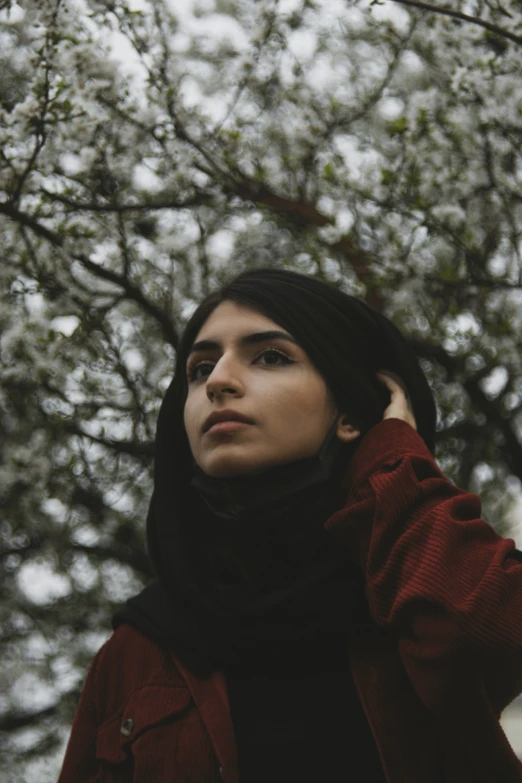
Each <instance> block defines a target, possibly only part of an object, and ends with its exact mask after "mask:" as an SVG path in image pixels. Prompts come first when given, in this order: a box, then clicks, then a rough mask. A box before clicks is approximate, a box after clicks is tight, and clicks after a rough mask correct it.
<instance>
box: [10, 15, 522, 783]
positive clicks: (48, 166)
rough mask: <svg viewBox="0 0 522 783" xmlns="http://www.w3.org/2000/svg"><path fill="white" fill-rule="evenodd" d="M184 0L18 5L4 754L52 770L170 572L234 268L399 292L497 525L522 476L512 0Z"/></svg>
mask: <svg viewBox="0 0 522 783" xmlns="http://www.w3.org/2000/svg"><path fill="white" fill-rule="evenodd" d="M183 6H184V8H185V10H183V11H180V9H179V7H178V4H177V3H173V2H167V1H165V2H162V1H161V0H143V2H142V3H138V2H137V1H134V2H123V0H105V1H104V0H34V1H33V0H29V1H28V2H27V3H25V4H24V8H23V10H22V9H21V8H20V7H19V6H17V5H16V4H14V3H9V2H4V3H2V5H1V7H2V10H1V12H0V13H1V32H0V35H1V39H0V40H1V43H2V46H1V47H0V49H1V51H2V55H1V58H2V73H3V74H5V75H6V76H5V78H3V80H2V84H1V85H0V100H1V129H0V133H1V141H2V145H1V152H0V191H1V192H0V221H1V229H2V250H3V264H2V268H1V269H2V271H1V275H2V283H3V287H4V290H5V291H6V296H5V297H4V300H3V302H2V304H1V305H0V308H1V309H0V322H1V327H2V330H1V331H2V338H1V364H0V373H1V395H2V396H1V403H2V417H1V419H0V435H1V436H2V444H3V445H2V462H1V468H0V470H1V476H0V486H1V487H2V501H3V507H4V515H3V521H2V523H1V526H0V534H1V538H0V562H1V568H2V581H1V585H2V593H3V603H2V606H3V608H2V617H1V619H2V622H1V632H0V633H1V636H0V644H1V655H2V660H3V661H4V670H3V673H2V675H1V678H2V679H1V685H2V693H4V694H5V696H4V697H3V700H2V702H1V704H0V710H1V713H0V726H1V728H2V730H3V732H2V735H1V736H2V741H3V744H4V747H3V749H2V758H3V759H4V762H3V763H4V764H5V765H6V766H5V769H6V770H9V772H8V779H9V780H11V779H12V780H20V781H22V780H23V781H25V780H33V779H35V780H38V781H43V780H46V779H48V780H54V779H55V778H56V769H57V767H58V766H59V764H60V761H61V754H62V753H63V743H64V741H65V739H66V738H67V735H68V731H69V726H70V721H71V718H72V714H73V712H74V709H75V706H76V703H77V698H78V694H79V689H80V688H81V684H82V680H83V678H84V675H85V669H86V666H87V664H88V662H89V660H90V658H91V657H92V655H93V654H94V652H95V651H96V650H97V649H98V647H99V646H100V644H101V643H102V642H103V640H104V639H105V638H107V636H108V635H109V633H110V617H111V614H112V612H113V611H114V609H115V608H116V607H118V606H119V605H120V604H121V602H122V601H123V600H124V599H125V598H126V597H127V596H129V595H131V594H133V593H134V592H137V591H138V590H139V589H140V587H141V586H142V585H144V584H146V582H147V580H148V579H149V577H150V567H149V564H148V561H147V558H146V555H145V544H144V520H145V515H146V509H147V503H148V499H149V495H150V490H151V462H152V453H153V452H152V442H153V437H154V426H155V418H156V414H157V410H158V407H159V403H160V399H161V395H162V393H163V391H164V390H165V388H166V386H167V385H168V383H169V380H170V378H171V376H172V372H173V368H174V366H175V355H176V346H177V340H178V335H179V334H180V332H181V330H182V328H183V325H184V323H185V322H186V320H187V318H188V317H189V315H190V313H191V312H192V311H193V309H194V307H195V306H196V304H197V302H198V300H199V299H200V298H201V297H202V296H203V295H205V294H206V293H207V292H208V291H209V290H211V289H213V288H214V287H215V286H217V285H219V284H221V283H222V282H224V281H225V280H227V279H229V278H230V277H231V276H232V275H233V274H234V273H236V272H237V271H239V270H240V269H243V268H245V267H248V266H251V265H259V264H272V265H274V266H278V267H279V266H282V267H284V266H289V267H291V268H294V269H297V270H301V271H304V272H306V273H309V274H314V275H317V276H318V277H320V278H323V279H327V280H330V281H332V282H334V283H335V284H336V285H339V286H340V287H342V288H343V289H344V290H346V291H349V292H351V293H355V294H356V295H359V296H363V297H365V298H366V300H367V301H368V302H369V303H370V304H372V305H373V306H374V307H377V308H379V309H380V310H381V311H383V312H385V313H386V315H388V316H389V317H391V318H392V319H393V320H394V321H395V323H397V325H398V326H399V327H400V328H401V329H402V330H403V332H404V333H405V334H406V335H407V336H408V339H409V340H410V342H411V344H412V346H413V347H414V349H415V351H416V353H417V355H418V357H419V359H420V361H421V363H422V366H423V368H424V369H425V371H426V373H427V375H428V377H429V379H430V381H431V384H432V387H433V389H434V391H435V394H436V398H437V403H438V407H439V414H440V428H439V432H438V443H437V448H438V452H437V458H438V461H439V464H440V465H441V468H442V469H443V470H444V472H445V473H446V475H448V476H449V477H450V478H451V479H452V480H453V481H455V483H457V484H458V485H459V486H460V487H462V488H465V489H469V490H471V491H475V492H478V493H479V494H480V496H481V498H482V500H483V511H484V516H485V518H486V519H487V520H488V521H489V522H490V523H491V524H492V525H493V526H494V527H496V529H497V530H499V532H501V533H502V534H504V535H509V534H510V530H511V529H510V527H509V525H510V519H511V517H512V514H513V509H514V508H516V504H517V503H518V502H519V501H518V499H519V497H520V482H521V480H522V440H521V433H520V427H521V423H522V418H521V411H522V367H521V348H522V346H521V340H522V338H521V336H520V335H521V334H522V330H521V326H522V310H521V298H522V295H521V290H522V277H521V262H520V261H521V260H520V253H521V232H522V199H521V196H520V192H521V188H520V185H521V180H522V156H521V152H520V150H521V149H522V143H521V142H522V138H521V136H522V90H521V87H520V73H521V62H522V45H521V40H522V9H521V8H520V4H519V3H517V2H515V0H505V1H504V2H500V1H499V0H498V1H497V0H490V1H489V2H488V1H487V0H477V2H471V3H470V2H467V3H463V2H458V3H456V4H453V7H452V9H451V12H449V11H448V12H447V13H445V12H444V13H443V12H442V11H444V6H443V5H442V4H438V5H436V4H435V3H431V4H428V3H414V2H406V1H404V2H401V1H400V0H397V2H392V0H388V1H387V2H370V0H355V1H354V2H347V1H346V2H341V0H279V2H278V1H277V0H205V1H203V0H200V2H198V0H194V3H193V4H192V6H191V8H190V9H189V7H188V6H189V4H183ZM406 6H408V7H406ZM36 694H39V695H38V698H36ZM46 776H47V777H46Z"/></svg>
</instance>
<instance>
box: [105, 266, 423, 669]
mask: <svg viewBox="0 0 522 783" xmlns="http://www.w3.org/2000/svg"><path fill="white" fill-rule="evenodd" d="M226 300H233V301H236V302H238V303H241V304H243V305H247V306H250V307H252V308H254V309H256V310H258V311H260V312H262V313H263V314H265V315H267V316H268V317H270V318H272V319H273V320H274V321H275V322H276V323H278V324H280V325H281V326H283V327H284V328H286V329H287V330H288V331H289V332H290V333H291V334H292V335H293V336H294V337H295V339H297V341H298V342H299V344H300V345H301V346H302V347H303V349H304V350H305V351H306V353H307V354H308V356H309V357H310V360H311V361H312V363H313V364H314V365H315V366H316V368H317V369H318V371H319V372H320V373H321V375H322V376H323V377H324V378H325V380H326V383H327V385H328V387H329V389H330V391H331V392H332V393H333V396H334V399H335V400H336V404H337V406H338V408H339V411H340V412H347V413H348V414H349V415H350V416H351V418H352V420H353V423H354V424H356V425H357V426H358V427H359V428H360V429H361V431H362V435H364V434H365V432H367V431H368V430H369V429H370V428H371V427H372V426H374V425H375V424H376V423H378V422H379V421H381V419H382V415H383V412H384V409H385V408H386V406H387V405H388V404H389V401H390V395H389V392H388V390H387V389H386V388H385V387H384V386H383V384H382V383H381V382H380V381H378V379H377V378H376V373H377V372H378V371H379V370H386V371H389V372H391V373H393V374H395V375H396V376H398V378H399V379H400V380H401V381H402V383H403V384H404V386H405V388H406V391H407V393H408V396H409V399H410V402H411V406H412V409H413V412H414V415H415V419H416V422H417V428H418V432H419V434H420V435H421V437H422V438H423V439H424V441H425V442H426V445H427V446H428V448H429V449H430V450H431V451H432V452H433V451H434V432H435V422H436V410H435V404H434V400H433V396H432V394H431V391H430V389H429V386H428V383H427V381H426V378H425V376H424V373H423V372H422V370H421V368H420V366H419V364H418V362H417V359H416V357H415V355H414V354H413V352H412V350H411V349H410V348H409V346H408V344H407V343H406V341H405V340H404V338H403V337H402V335H401V333H400V332H399V330H398V329H397V328H396V327H395V326H394V324H393V323H391V321H389V319H387V318H386V317H384V316H383V315H381V314H380V313H378V312H376V311H375V310H373V309H372V308H370V307H369V306H368V305H366V303H364V302H362V301H361V300H358V299H356V298H354V297H351V296H349V295H347V294H345V293H343V292H342V291H340V290H338V289H335V288H334V287H333V286H330V285H329V284H326V283H322V282H320V281H318V280H316V279H314V278H309V277H306V276H304V275H301V274H298V273H295V272H289V271H283V270H273V269H260V270H253V271H250V272H246V273H243V274H242V275H239V276H238V277H237V278H235V279H234V280H233V281H232V282H231V283H229V284H228V285H227V286H224V287H223V288H222V289H221V290H220V291H218V292H215V293H214V294H211V295H210V296H209V297H207V298H206V299H205V300H204V301H203V302H202V303H201V305H200V306H199V307H198V309H197V310H196V312H195V313H194V315H193V316H192V318H191V319H190V321H189V323H188V324H187V327H186V329H185V332H184V334H183V337H182V339H181V341H180V345H179V348H178V354H177V367H176V373H175V375H174V379H173V381H172V383H171V385H170V387H169V389H168V390H167V393H166V395H165V398H164V400H163V403H162V406H161V409H160V413H159V417H158V426H157V435H156V455H155V473H154V492H153V496H152V500H151V504H150V509H149V514H148V519H147V536H148V548H149V556H150V558H151V560H152V564H153V567H154V570H155V573H156V575H157V579H156V580H155V581H154V582H153V584H152V585H150V586H149V587H147V588H146V589H145V590H144V591H143V592H142V593H141V594H140V595H139V596H136V597H135V598H133V599H130V601H128V602H127V605H126V606H125V607H124V608H123V609H122V610H120V611H119V612H118V613H117V614H116V615H115V618H114V627H116V626H117V625H119V624H120V623H122V622H126V623H130V624H131V625H134V626H135V627H137V628H138V630H140V631H142V632H143V633H145V634H146V635H148V636H149V637H150V638H153V639H155V640H157V641H159V642H161V643H162V644H166V645H168V646H170V647H171V648H173V649H174V651H175V652H176V654H177V655H178V656H179V657H180V659H181V660H182V661H183V662H184V663H185V665H187V666H188V667H189V668H191V669H192V670H193V671H194V672H195V673H196V674H199V675H200V676H207V675H208V674H209V673H210V672H211V671H212V670H213V669H215V668H219V667H225V666H226V664H227V663H234V662H236V663H237V662H238V661H240V660H242V659H244V658H245V657H248V655H249V654H252V651H253V650H255V651H256V654H261V653H260V651H261V650H263V654H266V655H268V654H269V652H270V649H271V646H272V647H273V644H272V643H273V641H274V640H280V639H282V638H283V637H285V638H288V639H291V640H299V639H300V638H301V637H302V638H303V639H304V638H307V637H309V636H310V634H311V633H314V632H315V631H316V630H319V629H321V630H322V632H323V633H332V634H335V633H337V632H338V631H339V629H340V628H341V626H342V625H343V623H346V622H347V618H349V617H353V618H356V616H357V613H358V612H359V611H362V607H363V604H364V580H363V575H362V574H361V573H360V571H359V570H358V568H357V567H356V566H355V565H354V564H352V563H350V562H349V561H348V559H347V557H346V556H345V553H344V551H343V549H342V547H341V545H340V544H339V543H338V542H337V541H336V540H334V539H333V537H332V536H330V534H328V533H326V531H325V530H324V523H325V522H326V520H327V519H328V518H329V516H330V515H331V514H333V513H334V511H336V510H337V509H338V508H339V507H340V506H341V505H342V503H343V502H344V497H343V494H342V490H341V486H342V484H343V477H344V475H345V473H346V471H347V469H348V468H349V465H350V463H351V460H352V459H356V457H357V447H358V445H359V442H360V438H359V439H357V440H356V441H353V442H352V443H349V444H344V445H343V444H340V442H339V441H338V439H337V438H336V437H335V433H334V427H335V423H334V425H333V427H332V429H331V430H330V432H329V433H328V434H327V436H326V438H325V441H324V443H323V446H322V447H321V449H320V450H319V452H318V453H317V454H316V455H315V456H314V457H310V458H307V459H305V460H298V461H296V462H294V463H290V464H288V465H283V466H276V467H273V468H271V469H269V470H267V471H265V472H264V473H261V474H256V475H252V476H238V477H232V478H229V479H216V478H213V477H210V476H207V475H206V474H204V473H203V471H201V470H200V469H199V468H198V466H197V465H196V464H195V462H194V460H193V458H192V454H191V452H190V447H189V445H188V440H187V437H186V433H185V430H184V426H183V406H184V401H185V399H186V391H187V386H186V378H185V371H184V368H185V364H186V358H187V354H188V351H189V349H190V346H191V345H192V343H193V342H194V340H195V338H196V336H197V334H198V332H199V331H200V329H201V326H202V325H203V323H204V322H205V320H206V319H207V318H208V316H209V315H210V313H211V312H212V311H213V310H214V309H215V307H217V306H218V305H219V304H220V303H221V302H222V301H226ZM350 607H351V608H350Z"/></svg>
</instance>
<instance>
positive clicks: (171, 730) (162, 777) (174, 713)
mask: <svg viewBox="0 0 522 783" xmlns="http://www.w3.org/2000/svg"><path fill="white" fill-rule="evenodd" d="M345 488H346V493H347V500H346V503H345V505H344V507H343V508H342V509H340V510H339V511H338V512H336V513H335V514H334V515H333V516H332V517H331V518H330V519H329V520H328V521H327V522H326V525H325V527H326V529H327V530H328V531H329V532H331V534H332V535H334V536H337V537H339V538H340V539H342V540H343V542H344V543H345V544H346V545H347V546H348V556H350V557H352V558H353V559H354V560H355V561H356V562H357V563H359V564H360V565H361V567H362V568H363V570H364V573H365V574H366V591H367V597H368V604H369V609H370V614H371V619H370V622H368V624H366V625H364V624H363V625H361V626H360V628H359V629H358V632H357V634H354V639H353V644H352V649H351V652H350V663H351V667H352V672H353V677H354V681H355V685H356V688H357V691H358V694H359V697H360V699H361V702H362V704H363V707H364V710H365V713H366V716H367V718H368V722H369V724H370V727H371V729H372V731H373V734H374V736H375V740H376V743H377V747H378V749H379V753H380V756H381V760H382V764H383V768H384V771H385V774H386V776H387V779H388V781H389V783H522V763H521V762H520V761H519V760H518V759H517V758H516V755H515V753H514V752H513V750H512V749H511V747H510V745H509V743H508V740H507V738H506V736H505V734H504V732H503V730H502V728H501V726H500V723H499V718H500V715H501V712H502V710H503V709H504V708H505V707H506V706H507V705H508V704H509V703H510V702H511V701H512V700H513V699H514V698H515V697H516V696H517V695H518V694H519V693H521V692H522V623H521V619H522V561H521V558H520V553H519V552H517V550H516V548H515V543H514V541H513V540H512V539H503V538H501V537H500V536H499V535H498V534H497V533H495V531H494V530H493V528H492V527H491V526H490V525H488V524H487V523H486V522H485V521H483V520H481V519H480V510H481V506H480V500H479V498H478V497H477V496H476V495H473V494H470V493H467V492H464V491H463V490H460V489H458V488H457V487H455V486H454V485H453V484H452V483H451V482H450V481H449V480H448V479H447V478H446V477H445V476H444V475H443V474H442V473H441V471H440V470H439V468H438V466H437V464H436V463H435V461H434V459H433V457H432V455H431V453H430V452H429V450H428V449H427V448H426V446H425V444H424V442H423V440H422V438H420V436H419V435H418V434H417V433H416V432H415V430H413V429H412V427H410V426H409V425H408V424H407V423H406V422H403V421H401V420H399V419H387V420H386V421H383V422H380V423H379V424H377V425H376V426H375V427H373V428H372V429H371V430H370V431H369V432H368V433H367V434H366V436H365V437H364V438H363V440H362V442H361V445H360V447H359V449H358V451H357V454H356V457H355V459H354V460H353V463H352V465H351V466H350V469H349V470H348V472H347V475H346V477H345ZM274 710H277V704H275V705H274ZM346 741H347V742H348V743H349V742H350V738H349V737H347V738H346ZM351 772H352V773H353V775H354V776H355V777H354V779H355V780H361V781H363V780H364V774H363V773H364V771H363V770H361V771H360V772H359V771H357V770H353V771H351ZM357 775H359V777H357ZM220 780H224V781H226V782H227V783H238V771H237V749H236V745H235V740H234V731H233V726H232V721H231V717H230V712H229V707H228V700H227V693H226V685H225V681H224V678H223V676H222V674H221V673H220V672H215V673H214V675H213V676H212V677H210V678H209V679H207V680H198V679H197V678H195V677H194V676H193V675H191V673H190V672H189V671H187V670H186V669H185V668H184V667H183V666H182V665H181V663H180V662H179V661H178V660H177V659H176V658H175V657H174V656H173V655H171V654H169V653H168V652H167V651H166V650H163V649H162V648H161V647H159V646H158V645H156V644H154V643H153V642H151V641H150V640H148V639H146V638H145V637H144V636H142V635H141V634H139V633H138V632H137V631H135V630H134V629H132V628H130V627H129V626H120V627H119V628H118V629H117V631H115V633H114V634H113V635H112V637H111V638H110V639H109V641H108V642H107V643H106V644H105V645H104V646H103V647H102V649H101V650H100V652H99V653H98V655H97V656H96V658H95V659H94V661H93V663H92V665H91V668H90V670H89V674H88V676H87V680H86V683H85V685H84V689H83V693H82V696H81V700H80V704H79V706H78V710H77V712H76V716H75V719H74V723H73V727H72V732H71V737H70V740H69V744H68V747H67V751H66V755H65V760H64V763H63V768H62V772H61V775H60V778H59V782H58V783H95V782H96V783H98V781H102V782H103V783H131V781H133V782H135V783H138V782H139V783H148V782H149V781H150V783H152V782H154V783H206V781H208V783H214V781H216V783H217V782H218V781H220Z"/></svg>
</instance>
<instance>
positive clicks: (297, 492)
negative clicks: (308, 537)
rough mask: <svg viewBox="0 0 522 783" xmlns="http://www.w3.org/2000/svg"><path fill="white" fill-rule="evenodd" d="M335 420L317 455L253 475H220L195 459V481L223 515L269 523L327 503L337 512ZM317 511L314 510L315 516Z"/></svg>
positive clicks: (212, 507) (339, 445) (339, 446)
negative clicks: (217, 475)
mask: <svg viewBox="0 0 522 783" xmlns="http://www.w3.org/2000/svg"><path fill="white" fill-rule="evenodd" d="M336 424H337V422H336V421H334V423H333V425H332V426H331V428H330V430H329V431H328V433H327V435H326V437H325V440H324V442H323V444H322V446H321V448H320V449H319V451H318V452H317V454H315V455H314V456H312V457H306V458H305V459H300V460H297V461H294V462H290V463H287V464H286V465H276V466H273V467H271V468H268V469H267V470H266V471H263V472H262V473H256V474H253V475H241V476H231V477H227V478H216V477H214V476H209V475H208V474H207V473H205V472H204V471H203V470H201V468H200V467H199V466H198V465H196V463H193V469H194V476H193V478H192V481H191V486H192V487H194V488H195V489H196V490H197V492H198V493H199V495H200V496H201V498H202V499H203V501H204V502H205V503H206V505H207V506H208V507H209V508H210V510H211V511H212V513H213V514H214V515H215V516H217V517H220V518H221V519H225V520H229V521H232V522H246V521H248V522H249V523H250V524H251V523H253V522H255V521H256V520H259V521H263V523H264V524H266V523H268V522H270V521H271V520H280V519H281V518H283V517H288V515H289V514H291V515H292V516H294V515H295V513H298V514H299V515H301V514H303V513H304V514H305V515H307V516H308V515H309V514H310V512H311V511H312V509H313V510H314V512H315V513H317V512H318V511H320V508H319V507H323V508H324V511H325V513H326V512H327V509H330V507H331V511H332V512H333V511H334V510H335V509H336V508H337V507H338V505H336V504H340V502H341V497H340V478H341V477H340V472H339V468H341V467H343V466H342V465H341V464H340V459H338V458H339V457H340V452H341V450H342V447H343V444H342V442H341V441H339V439H338V438H337V437H336V433H335V430H336ZM315 513H314V516H315Z"/></svg>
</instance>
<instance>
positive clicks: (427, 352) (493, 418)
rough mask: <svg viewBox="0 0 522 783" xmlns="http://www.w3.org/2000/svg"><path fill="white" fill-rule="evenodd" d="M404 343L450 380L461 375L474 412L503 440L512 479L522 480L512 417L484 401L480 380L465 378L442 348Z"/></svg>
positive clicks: (520, 450) (521, 447)
mask: <svg viewBox="0 0 522 783" xmlns="http://www.w3.org/2000/svg"><path fill="white" fill-rule="evenodd" d="M407 342H408V344H409V345H410V346H411V347H412V349H413V350H414V351H415V354H416V355H417V356H425V357H427V358H430V359H435V360H436V361H437V362H438V363H439V364H441V365H442V366H443V367H444V368H445V369H446V370H447V371H448V374H449V375H450V377H451V378H455V377H456V376H457V375H459V374H461V373H462V375H463V376H464V378H465V380H463V381H461V383H462V386H463V388H464V390H465V391H466V392H467V394H468V395H469V398H470V400H471V402H472V403H473V404H474V405H475V407H476V408H477V410H479V411H481V412H482V413H484V414H485V415H486V417H487V419H488V421H489V422H490V423H491V424H492V425H493V426H494V427H495V429H496V430H497V431H498V432H500V433H501V435H502V437H503V439H504V449H503V451H502V456H503V457H504V459H505V461H506V463H507V465H508V467H509V469H510V470H511V472H512V473H513V475H514V476H517V478H519V479H521V480H522V444H520V443H519V441H518V438H517V436H516V434H515V432H514V430H513V427H512V426H511V417H510V418H506V417H505V416H504V415H503V413H502V411H501V410H500V409H499V407H498V405H497V404H496V403H495V401H494V400H489V399H488V398H487V397H486V395H485V394H484V392H483V391H482V389H481V388H480V386H479V382H480V377H477V378H470V377H467V374H466V373H465V371H464V368H463V367H462V366H461V362H460V361H459V359H458V358H456V357H453V356H450V355H449V354H448V353H446V351H445V350H444V348H443V347H442V346H441V345H434V344H433V343H429V342H428V341H427V340H422V339H419V338H416V337H413V338H411V337H410V338H408V340H407Z"/></svg>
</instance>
